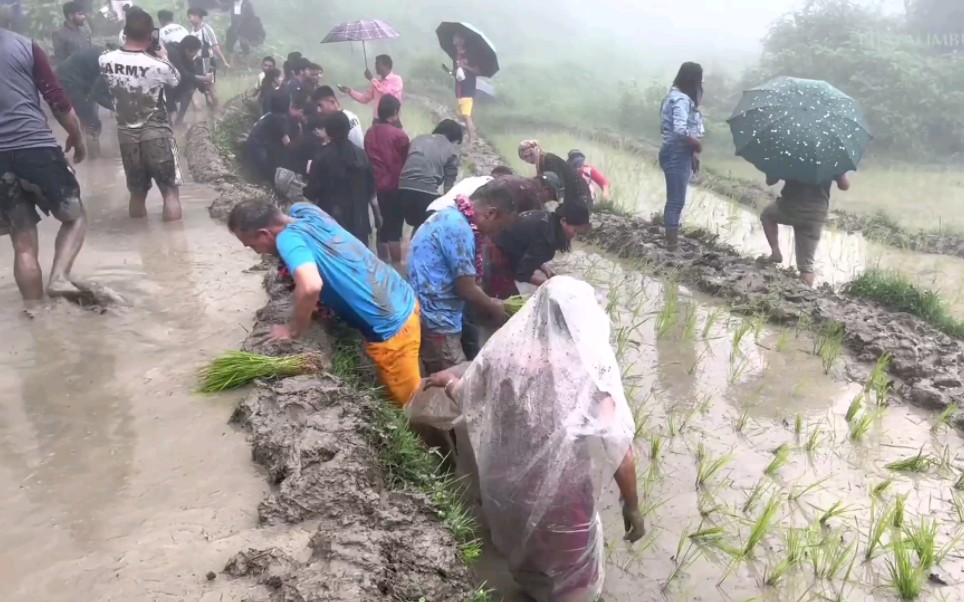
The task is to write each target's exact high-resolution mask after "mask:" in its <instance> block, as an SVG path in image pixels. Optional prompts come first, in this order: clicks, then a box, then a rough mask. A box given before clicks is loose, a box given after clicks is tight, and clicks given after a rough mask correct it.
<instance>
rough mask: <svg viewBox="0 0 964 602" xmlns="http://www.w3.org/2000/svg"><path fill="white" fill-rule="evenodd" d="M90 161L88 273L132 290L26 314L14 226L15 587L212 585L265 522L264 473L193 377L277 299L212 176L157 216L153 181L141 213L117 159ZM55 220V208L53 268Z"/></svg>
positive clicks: (82, 269)
mask: <svg viewBox="0 0 964 602" xmlns="http://www.w3.org/2000/svg"><path fill="white" fill-rule="evenodd" d="M78 172H79V174H78V175H79V177H80V179H81V186H82V190H83V194H84V201H85V204H86V206H87V208H88V213H89V216H90V230H89V233H88V237H87V241H86V244H85V246H84V248H83V250H82V251H81V254H80V256H79V258H78V260H77V264H76V266H75V268H74V272H75V275H76V276H78V277H80V278H81V279H88V280H91V281H93V282H96V283H98V284H101V285H104V286H106V287H109V288H111V289H113V290H115V291H117V292H118V293H119V294H120V295H121V296H122V297H123V298H124V299H125V300H127V301H128V302H129V306H121V307H115V308H113V309H112V310H111V311H108V312H107V313H104V314H98V313H94V312H90V311H87V310H84V309H80V308H77V307H74V306H72V305H70V304H68V303H66V302H55V303H50V304H49V305H48V306H47V307H45V308H44V309H43V310H41V311H39V312H38V314H37V315H36V317H35V318H34V319H29V318H27V317H26V316H25V315H24V314H23V313H22V312H21V311H20V308H21V302H20V299H19V294H18V292H17V289H16V286H15V284H14V282H13V277H12V255H11V249H10V245H9V243H7V242H5V241H3V239H0V241H2V244H0V338H2V340H4V342H5V345H4V353H3V354H2V356H0V482H3V483H6V485H5V486H4V487H3V488H0V504H2V505H3V508H4V512H3V513H0V600H5V601H6V600H11V601H26V600H44V601H51V602H59V601H61V600H62V601H64V602H67V601H70V602H73V601H76V600H148V599H150V600H155V599H156V600H162V599H163V600H199V599H201V598H202V596H203V595H204V593H203V589H201V588H203V587H205V586H204V584H205V583H206V581H205V580H204V579H203V572H206V571H207V570H209V569H211V568H214V569H218V568H219V567H220V566H221V565H223V563H224V559H225V558H226V556H227V555H228V554H230V553H231V552H233V551H236V550H237V549H239V548H242V547H245V543H246V540H247V539H249V538H250V537H252V535H250V534H248V532H246V531H245V529H250V530H251V531H250V533H255V531H254V527H255V526H256V517H255V515H254V513H255V510H256V507H257V503H258V501H260V499H261V497H262V494H263V490H264V481H263V479H262V478H261V477H260V475H259V474H258V472H257V470H256V468H255V467H254V465H253V464H252V463H251V462H250V450H249V449H248V446H247V444H246V443H245V441H244V438H243V437H242V436H241V435H240V434H237V433H234V432H233V431H232V430H231V429H230V427H228V426H227V424H226V422H227V418H228V416H229V414H230V411H231V406H232V404H233V402H234V401H235V400H236V397H232V396H226V397H223V398H217V399H209V398H200V397H196V396H193V395H192V394H191V391H192V389H193V386H194V372H195V370H196V368H197V367H198V366H199V365H200V364H201V362H202V361H203V360H204V358H206V357H210V356H212V355H214V354H216V353H219V352H221V351H223V350H225V349H230V348H236V347H237V346H238V345H239V344H240V342H241V339H242V338H243V337H244V334H245V328H246V327H247V326H248V324H250V321H251V319H252V315H253V313H254V310H255V308H256V307H258V306H259V305H260V304H261V303H262V302H263V298H264V295H263V291H262V290H261V287H260V282H259V278H258V276H256V275H252V274H244V273H243V271H244V270H245V269H246V268H248V267H250V266H251V265H252V264H253V263H255V262H256V259H257V258H256V257H255V256H254V255H250V254H248V253H246V252H243V251H242V249H241V248H240V245H239V244H238V243H237V241H236V240H234V238H233V237H232V236H231V235H230V234H229V233H228V232H227V231H226V230H225V229H224V228H223V227H221V226H220V225H219V224H216V223H214V222H212V221H211V220H210V218H209V217H208V215H207V211H206V207H207V205H208V204H209V203H210V199H211V198H212V196H213V194H212V192H211V191H209V190H207V189H205V188H203V187H194V186H191V185H188V186H185V187H184V188H183V189H182V203H183V204H184V222H183V223H181V224H164V223H162V222H161V221H160V199H159V195H158V194H157V193H156V191H155V192H154V193H152V195H151V197H150V200H149V202H148V206H149V212H150V217H149V218H148V219H146V220H140V221H132V220H130V219H129V218H128V217H127V207H126V206H127V192H126V189H125V187H124V177H123V171H122V169H121V167H120V165H119V162H117V161H116V160H103V161H98V162H90V163H85V164H84V165H82V166H80V168H79V169H78ZM57 227H58V224H57V223H56V222H55V221H54V220H51V219H47V220H44V221H43V222H42V223H41V225H40V237H41V266H42V267H43V268H44V269H45V270H46V269H49V262H50V257H51V256H52V246H53V240H54V236H55V235H56V231H57ZM212 542H218V543H217V544H212ZM232 548H233V549H232ZM199 563H200V565H201V566H203V567H204V568H203V571H202V572H201V574H200V575H198V578H197V579H195V578H194V577H192V576H191V575H193V574H194V573H195V572H196V571H197V570H199V569H200V566H199ZM209 589H210V588H209ZM212 591H213V590H212ZM218 595H223V592H222V593H221V594H218ZM214 599H217V598H214ZM225 599H236V598H231V597H228V598H225Z"/></svg>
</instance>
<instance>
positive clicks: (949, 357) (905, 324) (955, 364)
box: [416, 97, 964, 429]
mask: <svg viewBox="0 0 964 602" xmlns="http://www.w3.org/2000/svg"><path fill="white" fill-rule="evenodd" d="M416 100H417V102H419V103H420V104H422V105H423V106H424V107H425V108H426V109H427V110H428V111H429V112H430V113H431V114H432V116H433V117H435V118H437V119H442V118H452V116H453V114H452V111H451V110H450V109H448V108H447V107H446V106H445V105H443V104H441V103H439V102H436V101H434V100H431V99H427V98H424V97H417V98H416ZM556 127H558V126H556ZM467 157H468V158H469V159H470V160H472V161H474V162H475V164H476V165H478V166H480V169H479V170H478V171H479V172H480V173H482V174H487V173H488V172H489V171H491V168H492V167H494V166H495V165H499V164H504V161H503V160H502V158H501V156H500V155H499V153H498V152H497V151H496V150H495V149H494V148H493V147H492V146H491V145H490V144H489V143H488V142H486V141H485V140H484V139H482V138H481V137H480V139H479V141H478V142H477V144H476V146H475V147H473V148H472V149H469V150H468V152H467ZM761 191H762V192H767V191H765V190H763V189H761ZM581 240H583V241H585V242H588V243H591V244H594V245H596V246H597V247H600V248H602V249H604V250H606V251H608V252H611V253H613V254H615V255H618V256H620V257H624V258H629V259H632V260H637V261H640V263H641V266H640V268H641V269H642V268H645V269H646V270H647V271H652V272H655V273H657V274H660V275H663V276H671V277H673V278H676V279H678V280H680V281H681V282H684V283H686V284H688V285H690V286H693V287H694V288H696V289H698V290H700V291H702V292H704V293H708V294H710V295H713V296H715V297H719V298H722V299H725V300H726V301H727V302H728V303H729V304H730V305H731V306H732V308H733V309H734V311H737V312H741V313H759V312H761V311H762V312H764V313H765V314H766V315H767V316H768V317H769V319H770V320H771V321H773V322H776V323H783V324H798V323H800V322H801V319H802V321H803V322H804V323H809V324H813V325H815V326H817V327H820V326H821V325H826V324H841V325H843V328H844V344H845V345H846V347H847V348H848V350H849V351H850V352H851V353H852V354H853V357H852V358H845V359H847V360H848V361H847V363H846V371H847V372H848V375H849V376H850V377H851V378H853V379H855V380H857V381H858V382H861V381H863V382H865V381H866V379H867V378H868V377H869V375H870V372H871V369H872V365H873V364H876V362H877V361H878V359H879V358H880V357H882V356H883V355H884V354H890V355H891V356H892V360H891V362H890V367H889V369H890V374H891V377H892V378H893V383H892V384H893V393H894V394H895V395H896V396H898V397H899V398H901V399H902V400H905V401H907V402H910V403H912V404H914V405H918V406H921V407H925V408H928V409H933V410H936V411H941V410H944V409H946V408H947V407H948V406H950V405H951V404H955V405H959V403H960V400H961V399H964V375H962V372H961V367H962V363H964V342H961V341H959V340H957V339H954V338H952V337H949V336H948V335H946V334H944V333H942V332H940V331H938V330H936V329H934V328H933V327H931V326H930V325H928V324H926V323H925V322H923V321H922V320H920V319H919V318H917V317H915V316H912V315H910V314H907V313H898V312H893V311H891V310H888V309H885V308H882V307H880V306H877V305H875V304H872V303H870V302H868V301H865V300H860V299H854V298H851V297H846V296H843V295H839V294H837V293H835V292H834V291H833V290H832V289H831V288H830V287H826V286H825V287H821V288H820V289H818V290H813V289H810V288H808V287H807V286H805V285H804V284H802V283H801V282H800V281H799V280H798V279H797V278H796V276H795V274H794V273H792V272H791V271H788V270H785V269H783V268H780V267H778V266H773V265H767V264H761V263H759V262H757V261H754V260H751V259H748V258H746V257H743V256H741V255H740V253H739V251H738V250H736V249H734V248H732V247H730V246H727V245H723V244H720V243H719V242H717V237H716V236H714V235H712V234H710V233H707V232H704V231H691V232H686V233H683V235H682V236H680V252H679V253H678V254H676V255H674V254H670V253H668V252H667V251H666V249H665V247H664V245H663V231H662V228H661V227H660V226H658V225H656V224H654V223H652V222H651V221H649V220H645V219H641V218H631V217H623V216H616V215H609V214H598V213H597V214H594V215H593V229H592V230H591V231H590V233H589V234H586V235H583V236H582V237H581ZM642 264H644V265H642ZM956 425H957V427H958V428H960V429H964V418H957V419H956Z"/></svg>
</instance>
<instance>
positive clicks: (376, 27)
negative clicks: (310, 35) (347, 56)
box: [321, 19, 399, 67]
mask: <svg viewBox="0 0 964 602" xmlns="http://www.w3.org/2000/svg"><path fill="white" fill-rule="evenodd" d="M397 37H399V33H398V32H397V31H395V28H394V27H392V26H391V25H389V24H388V23H386V22H384V21H380V20H378V19H371V20H369V19H362V20H361V21H349V22H348V23H342V24H341V25H337V26H336V27H335V28H334V29H332V30H331V31H330V32H328V35H326V36H325V39H324V40H322V41H321V43H322V44H330V43H332V42H361V43H362V52H364V53H365V67H368V50H367V49H366V48H365V42H366V41H368V40H388V39H391V38H397Z"/></svg>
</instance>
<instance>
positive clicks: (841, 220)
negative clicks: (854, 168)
mask: <svg viewBox="0 0 964 602" xmlns="http://www.w3.org/2000/svg"><path fill="white" fill-rule="evenodd" d="M500 124H501V125H502V126H504V127H517V128H530V129H531V128H537V129H549V130H553V129H560V128H563V127H564V128H565V130H566V131H569V132H572V133H573V134H575V135H577V136H579V137H580V138H585V139H588V140H594V141H597V142H600V143H602V144H606V145H608V146H612V147H614V148H617V149H619V150H623V151H626V152H629V153H632V154H634V155H637V156H639V157H640V158H645V159H646V160H647V161H649V162H650V163H651V164H652V165H657V163H658V159H657V155H658V153H659V147H658V146H656V145H654V144H652V143H649V142H647V141H645V140H641V139H638V138H631V137H627V136H625V135H622V134H619V133H617V132H614V131H611V130H606V129H600V130H582V129H579V128H573V127H572V126H570V125H566V126H562V125H560V124H558V123H554V122H552V121H548V120H539V119H530V118H520V117H508V118H501V119H500ZM760 177H761V180H762V178H763V175H762V174H761V175H760ZM694 183H695V184H696V185H697V186H699V187H700V188H704V189H706V190H709V191H711V192H714V193H716V194H719V195H721V196H724V197H726V198H729V199H731V200H733V201H736V202H737V203H739V204H740V205H743V206H745V207H749V208H751V209H753V210H754V211H757V212H759V211H760V210H762V209H763V207H764V206H765V205H767V204H768V203H770V202H772V201H773V200H775V199H776V196H777V195H776V194H775V193H774V192H773V191H771V190H770V189H769V188H766V187H764V186H762V185H760V184H755V183H753V182H750V181H747V180H744V179H741V178H736V177H732V176H728V175H724V174H720V173H717V172H714V171H713V167H712V165H704V166H703V169H702V173H700V174H698V175H697V176H696V179H695V180H694ZM826 227H828V228H833V229H836V230H842V231H844V232H847V233H854V232H860V233H861V234H863V236H864V237H865V238H867V239H869V240H874V241H876V242H880V243H883V244H886V245H890V246H893V247H897V248H899V249H904V250H912V251H918V252H920V253H931V254H935V255H951V256H955V257H964V236H961V235H959V234H954V233H950V232H939V231H925V230H918V231H916V232H915V231H910V230H907V229H905V228H903V227H901V226H900V225H899V224H897V223H896V222H894V221H893V220H892V219H891V218H889V217H888V216H886V215H884V214H878V215H872V216H865V215H857V214H855V213H851V212H848V211H843V210H840V209H831V211H830V217H829V218H828V219H827V223H826Z"/></svg>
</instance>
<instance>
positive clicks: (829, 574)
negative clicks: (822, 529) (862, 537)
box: [825, 537, 857, 581]
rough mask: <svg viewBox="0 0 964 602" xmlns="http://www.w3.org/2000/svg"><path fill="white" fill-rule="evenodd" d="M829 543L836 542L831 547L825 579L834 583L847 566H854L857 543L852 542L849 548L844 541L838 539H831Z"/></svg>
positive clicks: (828, 539)
mask: <svg viewBox="0 0 964 602" xmlns="http://www.w3.org/2000/svg"><path fill="white" fill-rule="evenodd" d="M827 541H834V542H836V543H834V544H833V545H832V546H830V550H829V552H828V554H827V563H826V577H825V579H827V580H828V581H833V580H834V579H836V578H837V576H838V575H839V574H840V572H841V571H843V569H844V567H845V566H848V564H851V565H852V563H853V560H854V553H855V551H856V548H857V542H852V543H851V544H850V545H849V546H844V545H843V541H842V540H841V539H840V538H838V537H829V538H827Z"/></svg>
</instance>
